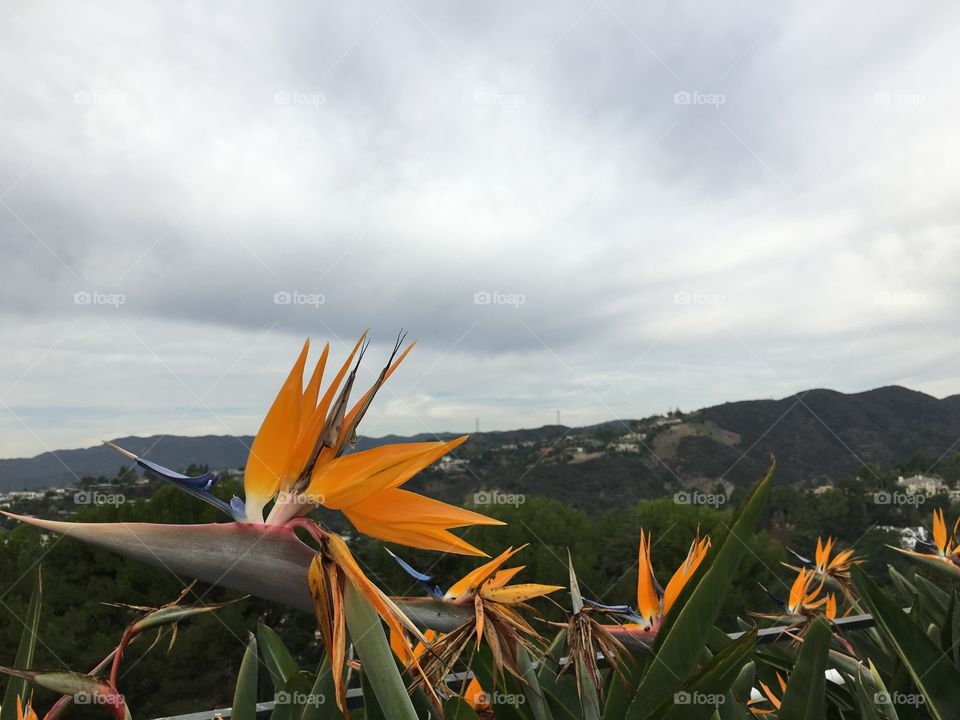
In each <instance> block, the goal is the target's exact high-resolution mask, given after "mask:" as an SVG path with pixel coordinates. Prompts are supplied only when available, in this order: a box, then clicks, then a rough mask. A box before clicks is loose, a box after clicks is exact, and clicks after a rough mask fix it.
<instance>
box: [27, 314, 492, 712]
mask: <svg viewBox="0 0 960 720" xmlns="http://www.w3.org/2000/svg"><path fill="white" fill-rule="evenodd" d="M366 337H367V334H366V333H363V335H361V337H360V339H359V340H358V341H357V343H356V344H355V345H354V347H353V350H352V352H351V353H350V354H349V356H348V357H347V359H346V360H345V361H344V362H343V364H342V365H341V367H340V368H339V370H338V371H337V373H336V375H335V376H334V378H333V380H332V382H331V383H330V384H329V385H328V387H327V389H326V391H325V392H324V394H323V395H322V396H321V395H320V386H321V383H322V379H323V374H324V370H325V367H326V363H327V358H328V355H329V344H328V345H326V346H325V347H324V348H323V350H322V352H321V354H320V357H319V359H318V360H317V362H316V365H315V366H314V369H313V372H312V373H311V375H310V378H309V380H308V381H307V383H306V385H304V382H303V379H304V370H305V367H306V360H307V354H308V351H309V340H307V341H306V342H305V343H304V346H303V349H302V350H301V352H300V354H299V356H298V357H297V360H296V362H295V363H294V365H293V368H292V369H291V371H290V373H289V374H288V376H287V378H286V381H285V382H284V383H283V386H282V387H281V388H280V391H279V393H278V394H277V397H276V399H275V400H274V402H273V404H272V405H271V407H270V409H269V411H268V412H267V415H266V417H265V418H264V420H263V423H262V425H261V427H260V430H259V431H258V433H257V435H256V438H255V439H254V441H253V444H252V446H251V448H250V453H249V457H248V460H247V464H246V468H245V470H244V478H243V484H244V496H245V497H244V498H243V499H242V500H241V499H240V498H236V497H235V498H233V500H232V501H231V502H229V503H227V502H225V501H224V500H222V499H220V498H219V497H217V496H216V495H215V494H214V493H213V492H212V491H213V489H214V487H215V485H216V483H217V481H218V477H217V476H216V475H215V474H214V473H205V474H204V475H201V476H199V477H188V476H186V475H183V474H180V473H177V472H174V471H172V470H170V469H168V468H165V467H162V466H160V465H157V464H156V463H153V462H151V461H150V460H147V459H145V458H141V457H138V456H136V455H134V454H133V453H130V452H128V451H126V450H123V449H122V448H118V447H116V446H114V445H111V447H114V448H115V449H116V450H118V451H119V452H121V453H123V454H124V455H125V456H126V457H128V458H129V459H131V460H133V461H135V462H136V463H137V464H138V465H140V466H141V467H142V468H144V469H146V470H148V471H150V472H152V473H154V474H156V475H158V476H160V477H161V478H163V479H165V480H167V481H169V482H171V483H173V484H174V485H175V486H177V487H178V488H180V489H182V490H184V491H186V492H189V493H190V494H191V495H193V496H195V497H197V498H199V499H201V500H203V501H205V502H207V503H209V504H211V505H213V506H214V507H217V508H218V509H219V510H221V511H223V512H224V513H225V514H227V515H228V516H229V517H230V519H231V520H232V522H227V523H214V524H201V525H176V524H154V523H79V522H78V523H71V522H60V521H52V520H45V519H40V518H31V517H24V516H18V515H11V517H14V518H16V519H18V520H21V521H23V522H26V523H30V524H33V525H36V526H39V527H41V528H43V529H47V530H51V531H55V532H58V533H63V534H65V535H68V536H71V537H75V538H77V539H80V540H82V541H85V542H89V543H92V544H94V545H97V546H100V547H104V548H107V549H110V550H113V551H115V552H117V553H119V554H121V555H125V556H128V557H132V558H135V559H139V560H144V561H146V562H149V563H152V564H155V565H161V566H163V567H166V568H167V569H169V570H171V571H173V572H175V573H177V574H183V575H187V576H190V577H193V578H197V579H200V580H204V581H206V582H210V583H214V584H218V585H223V586H225V587H230V588H233V589H237V590H240V591H243V592H246V593H249V594H252V595H257V596H259V597H263V598H265V599H268V600H274V601H278V602H281V603H285V604H288V605H292V606H294V607H297V608H300V609H303V610H307V611H310V610H313V611H316V612H317V613H318V622H319V624H320V628H321V632H322V634H323V636H324V639H325V640H326V641H327V643H328V652H329V653H330V655H331V660H332V661H333V672H334V680H335V681H336V682H337V701H338V704H339V705H340V707H341V709H343V708H345V688H344V687H343V685H342V676H343V673H342V669H343V661H344V657H345V652H344V644H345V642H346V636H345V633H343V632H342V628H343V627H344V620H343V603H344V590H345V585H346V583H349V584H350V585H351V586H352V587H353V588H355V589H356V590H357V591H358V593H359V594H360V595H361V596H362V597H363V598H365V599H366V600H367V601H368V602H369V603H370V604H371V605H372V606H373V608H374V609H375V610H376V611H377V613H378V614H379V615H380V616H381V617H382V618H383V620H384V621H385V622H386V623H387V624H388V626H389V627H390V628H391V629H392V630H394V631H397V630H399V629H400V628H404V629H406V630H407V631H408V632H409V633H410V634H411V635H413V636H414V637H415V638H417V639H420V640H422V635H421V634H420V630H419V629H418V626H417V625H416V624H415V623H414V622H413V621H412V620H411V619H410V618H409V617H408V615H407V614H406V613H405V612H404V611H403V610H402V609H401V608H400V607H399V606H398V605H397V604H396V603H395V602H394V601H393V600H391V599H390V598H389V597H387V596H386V595H385V594H384V593H383V592H382V591H381V590H380V589H379V588H377V587H376V586H375V585H374V584H373V583H372V582H370V581H369V580H368V579H367V578H366V577H365V575H364V574H363V572H362V570H361V569H360V567H359V565H358V564H357V563H356V561H355V560H354V559H353V557H352V555H351V554H350V551H349V549H348V547H347V544H346V543H345V542H344V541H343V540H342V538H340V537H338V536H337V535H334V534H333V533H330V532H328V531H326V530H323V529H322V528H320V526H319V525H318V524H317V523H316V522H314V521H312V520H309V519H307V518H306V517H305V516H306V515H307V514H308V513H310V512H311V511H312V510H314V509H315V508H317V507H319V506H323V507H326V508H329V509H332V510H339V511H341V512H343V513H344V515H346V517H347V518H348V519H349V520H350V522H351V523H352V524H353V526H354V527H355V528H356V529H357V530H358V531H359V532H361V533H363V534H366V535H369V536H371V537H374V538H377V539H380V540H385V541H388V542H394V543H398V544H401V545H407V546H410V547H415V548H422V549H427V550H439V551H445V552H453V553H460V554H468V555H480V556H483V555H485V553H483V552H482V551H481V550H479V549H477V548H475V547H474V546H472V545H470V544H469V543H468V542H467V541H465V540H463V539H462V538H460V537H458V536H456V535H454V534H453V533H452V532H450V530H451V529H455V528H462V527H467V526H470V525H501V524H503V523H501V522H500V521H498V520H494V519H492V518H488V517H486V516H484V515H480V514H478V513H474V512H471V511H468V510H464V509H462V508H458V507H455V506H452V505H448V504H446V503H442V502H439V501H437V500H433V499H431V498H427V497H424V496H421V495H418V494H416V493H413V492H410V491H407V490H404V489H402V487H401V486H402V485H403V484H404V483H406V482H407V481H408V480H410V478H412V477H413V476H414V475H416V474H417V473H418V472H420V471H421V470H423V469H424V468H426V467H427V466H429V465H430V464H432V463H433V462H435V461H436V460H438V459H439V458H441V457H442V456H443V455H445V454H447V453H449V452H450V451H452V450H454V449H455V448H456V447H458V446H459V445H460V444H461V443H462V442H463V441H464V440H466V437H465V436H464V437H460V438H457V439H455V440H450V441H436V442H415V443H401V444H391V445H383V446H380V447H376V448H373V449H370V450H364V451H360V452H351V453H347V450H348V449H350V448H351V447H352V446H353V444H354V442H355V440H356V434H357V427H358V425H359V423H360V421H361V420H362V418H363V416H364V415H365V414H366V412H367V410H368V409H369V408H370V405H371V403H372V401H373V399H374V396H375V395H376V394H377V391H378V390H379V389H380V388H381V387H382V386H383V384H384V383H385V382H386V380H387V379H388V378H389V377H390V375H391V374H392V373H393V372H394V371H395V370H396V368H397V367H398V366H399V365H400V363H401V362H402V361H403V360H404V359H405V358H406V356H407V355H408V353H409V352H410V350H411V349H412V347H413V345H414V344H413V343H411V344H410V345H408V346H407V347H406V349H404V350H403V351H402V352H401V351H400V350H401V347H402V344H403V340H404V337H405V336H404V335H402V334H401V336H400V337H399V338H398V340H397V342H396V344H395V346H394V348H393V352H392V353H391V356H390V359H389V361H388V362H387V364H386V366H385V367H384V368H383V370H382V371H381V372H380V374H379V376H378V377H377V378H376V380H375V381H374V383H373V385H372V386H371V387H370V388H369V389H368V390H367V391H366V392H365V393H364V394H363V395H362V396H361V397H360V399H359V400H358V401H357V402H356V403H355V404H353V405H352V406H351V404H350V396H351V393H352V390H353V386H354V383H355V382H356V376H357V371H358V369H359V367H360V360H361V359H362V357H363V355H364V352H365V351H366V349H367V347H368V343H367V339H366ZM351 364H352V365H353V367H352V368H351ZM108 444H109V443H108ZM271 502H272V503H273V505H272V508H271V509H270V511H269V513H267V514H266V516H264V511H265V509H266V508H267V506H268V505H269V504H270V503H271ZM298 527H299V528H303V529H305V530H306V531H307V532H308V533H309V534H310V535H311V536H312V537H313V539H314V540H316V541H317V542H318V543H319V545H320V548H319V550H317V549H315V548H311V547H310V546H308V545H307V544H305V543H304V542H302V541H301V540H300V539H299V538H298V537H297V535H296V534H295V532H294V531H295V529H296V528H298ZM308 576H309V581H308ZM413 609H414V610H416V606H415V605H414V606H413Z"/></svg>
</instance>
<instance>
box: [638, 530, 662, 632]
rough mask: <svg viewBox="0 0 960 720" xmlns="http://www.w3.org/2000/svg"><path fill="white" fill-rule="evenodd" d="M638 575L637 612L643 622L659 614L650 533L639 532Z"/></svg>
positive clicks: (658, 599)
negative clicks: (651, 560) (651, 559)
mask: <svg viewBox="0 0 960 720" xmlns="http://www.w3.org/2000/svg"><path fill="white" fill-rule="evenodd" d="M639 565H640V567H639V574H638V577H637V610H638V611H639V612H640V615H641V616H643V618H644V619H645V620H651V619H653V618H655V617H656V616H657V615H659V614H660V598H658V597H657V590H656V588H655V587H654V582H655V580H654V576H653V565H652V564H651V562H650V533H647V535H646V536H644V534H643V530H640V551H639Z"/></svg>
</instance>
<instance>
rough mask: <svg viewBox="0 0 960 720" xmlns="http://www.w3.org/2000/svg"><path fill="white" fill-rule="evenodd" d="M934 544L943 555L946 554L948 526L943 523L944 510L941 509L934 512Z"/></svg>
mask: <svg viewBox="0 0 960 720" xmlns="http://www.w3.org/2000/svg"><path fill="white" fill-rule="evenodd" d="M933 542H934V544H935V545H936V546H937V547H938V548H939V549H940V553H941V554H944V553H946V547H947V524H946V523H945V522H944V521H943V510H940V509H939V508H937V509H935V510H934V511H933Z"/></svg>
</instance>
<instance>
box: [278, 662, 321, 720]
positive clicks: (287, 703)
mask: <svg viewBox="0 0 960 720" xmlns="http://www.w3.org/2000/svg"><path fill="white" fill-rule="evenodd" d="M311 684H312V678H311V677H310V675H309V673H305V672H296V673H294V674H293V675H291V676H290V677H289V678H287V681H286V682H285V683H284V684H283V688H281V689H280V690H279V691H278V692H277V693H276V694H275V695H274V696H273V697H274V706H273V712H272V713H270V720H297V718H299V717H300V716H301V715H302V714H303V712H304V711H305V710H306V709H307V707H309V706H311V705H314V704H317V703H319V704H321V705H322V704H324V703H325V701H326V697H323V698H314V697H312V696H311V695H310V685H311ZM328 712H329V711H328Z"/></svg>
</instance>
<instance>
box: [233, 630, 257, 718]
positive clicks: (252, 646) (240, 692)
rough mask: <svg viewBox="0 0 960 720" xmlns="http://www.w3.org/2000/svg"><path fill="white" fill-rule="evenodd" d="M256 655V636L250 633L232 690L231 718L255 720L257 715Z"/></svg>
mask: <svg viewBox="0 0 960 720" xmlns="http://www.w3.org/2000/svg"><path fill="white" fill-rule="evenodd" d="M259 666H260V661H259V658H258V657H257V638H256V637H255V636H254V635H253V633H251V634H250V639H249V640H248V641H247V649H246V650H245V651H244V653H243V660H242V661H241V662H240V672H239V674H238V675H237V687H236V689H235V690H234V691H233V711H232V713H231V715H230V717H231V718H232V720H256V717H257V672H258V670H259V669H260V667H259Z"/></svg>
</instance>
